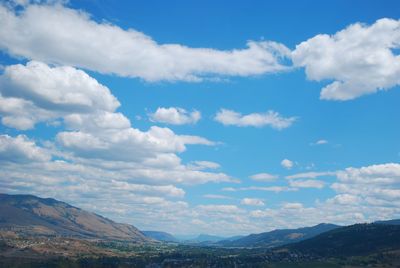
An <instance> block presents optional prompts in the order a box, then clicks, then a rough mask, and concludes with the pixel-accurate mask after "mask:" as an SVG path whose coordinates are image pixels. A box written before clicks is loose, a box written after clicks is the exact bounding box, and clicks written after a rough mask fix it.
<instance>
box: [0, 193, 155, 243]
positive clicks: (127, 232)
mask: <svg viewBox="0 0 400 268" xmlns="http://www.w3.org/2000/svg"><path fill="white" fill-rule="evenodd" d="M0 229H1V230H8V231H13V232H16V233H18V234H20V235H33V236H37V235H41V236H65V237H76V238H84V239H110V240H129V241H136V242H148V241H149V239H148V238H147V237H145V236H144V235H143V234H142V233H141V232H140V231H139V229H137V228H136V227H134V226H133V225H129V224H123V223H116V222H114V221H112V220H110V219H108V218H105V217H103V216H100V215H98V214H95V213H92V212H88V211H85V210H83V209H80V208H77V207H74V206H72V205H70V204H68V203H65V202H62V201H58V200H56V199H53V198H40V197H37V196H34V195H8V194H0Z"/></svg>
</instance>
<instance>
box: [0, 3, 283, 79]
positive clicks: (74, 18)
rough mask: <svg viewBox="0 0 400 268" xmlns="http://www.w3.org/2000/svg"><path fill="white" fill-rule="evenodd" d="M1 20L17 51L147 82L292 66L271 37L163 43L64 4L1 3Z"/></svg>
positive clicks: (6, 44) (1, 32)
mask: <svg viewBox="0 0 400 268" xmlns="http://www.w3.org/2000/svg"><path fill="white" fill-rule="evenodd" d="M0 24H1V25H2V26H3V27H1V29H0V48H1V49H3V50H5V51H7V52H8V53H10V54H12V55H15V56H20V57H25V58H28V59H36V60H41V61H44V62H47V63H58V64H61V65H71V66H76V67H80V68H85V69H89V70H93V71H97V72H100V73H109V74H117V75H119V76H125V77H140V78H143V79H145V80H147V81H158V80H186V81H198V80H199V79H201V78H202V77H204V76H210V75H211V76H219V75H224V76H250V75H261V74H265V73H271V72H279V71H283V70H286V69H287V67H286V66H285V65H284V64H283V63H282V61H283V60H282V58H285V57H288V56H290V50H289V49H288V48H286V47H285V46H284V45H282V44H279V43H276V42H269V41H262V42H256V41H249V42H248V43H247V47H246V48H243V49H233V50H226V51H224V50H217V49H211V48H190V47H187V46H184V45H180V44H158V43H157V42H156V41H154V40H153V39H152V38H151V37H149V36H147V35H145V34H144V33H141V32H139V31H137V30H135V29H127V30H125V29H122V28H120V27H118V26H116V25H113V24H111V23H106V22H103V23H98V22H96V21H95V20H93V19H91V17H90V15H89V14H87V13H84V12H83V11H77V10H73V9H70V8H67V7H65V6H62V5H60V4H52V5H46V4H42V5H38V4H32V5H27V6H26V7H25V8H24V9H23V10H22V11H20V12H17V11H15V10H13V9H10V8H7V7H6V6H5V5H0ZM48 25H51V26H52V27H51V29H52V30H51V31H49V28H48ZM65 33H68V34H65Z"/></svg>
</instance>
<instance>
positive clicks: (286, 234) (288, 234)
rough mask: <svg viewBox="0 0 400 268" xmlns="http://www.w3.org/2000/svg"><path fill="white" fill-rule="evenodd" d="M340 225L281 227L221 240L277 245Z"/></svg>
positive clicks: (245, 244)
mask: <svg viewBox="0 0 400 268" xmlns="http://www.w3.org/2000/svg"><path fill="white" fill-rule="evenodd" d="M338 227H339V226H338V225H334V224H326V223H321V224H318V225H315V226H312V227H304V228H298V229H280V230H274V231H271V232H265V233H260V234H251V235H248V236H245V237H242V238H240V239H237V240H233V241H227V240H224V241H220V242H218V243H217V244H218V245H219V246H223V247H276V246H280V245H284V244H288V243H294V242H297V241H301V240H304V239H308V238H311V237H313V236H316V235H318V234H321V233H323V232H327V231H330V230H333V229H336V228H338Z"/></svg>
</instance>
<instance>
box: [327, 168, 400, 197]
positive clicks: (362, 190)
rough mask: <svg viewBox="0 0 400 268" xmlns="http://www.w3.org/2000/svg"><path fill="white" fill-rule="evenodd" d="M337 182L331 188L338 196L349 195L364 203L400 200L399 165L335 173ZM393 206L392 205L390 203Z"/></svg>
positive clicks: (348, 169)
mask: <svg viewBox="0 0 400 268" xmlns="http://www.w3.org/2000/svg"><path fill="white" fill-rule="evenodd" d="M337 178H338V182H336V183H334V184H332V186H331V188H332V189H334V190H335V191H336V192H338V193H340V194H350V195H355V196H358V197H360V198H363V199H364V200H365V201H370V202H372V203H376V202H378V203H379V202H381V203H385V202H393V201H395V200H396V201H397V200H399V198H400V189H399V187H398V186H399V183H400V164H397V163H387V164H380V165H371V166H366V167H361V168H353V167H350V168H347V169H345V170H342V171H338V172H337ZM392 204H393V203H392Z"/></svg>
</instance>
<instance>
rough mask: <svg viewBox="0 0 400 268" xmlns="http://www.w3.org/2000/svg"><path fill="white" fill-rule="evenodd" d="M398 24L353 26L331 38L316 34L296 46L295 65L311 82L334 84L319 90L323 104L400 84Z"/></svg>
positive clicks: (389, 21)
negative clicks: (326, 101)
mask: <svg viewBox="0 0 400 268" xmlns="http://www.w3.org/2000/svg"><path fill="white" fill-rule="evenodd" d="M399 48H400V21H399V20H393V19H387V18H384V19H380V20H377V21H376V22H375V23H374V24H372V25H365V24H361V23H356V24H352V25H350V26H348V27H347V28H345V29H344V30H341V31H339V32H337V33H336V34H334V35H327V34H319V35H317V36H315V37H313V38H310V39H308V40H307V41H304V42H302V43H300V44H299V45H297V46H296V49H295V50H294V51H293V52H292V60H293V63H294V65H296V66H302V67H305V69H306V75H307V78H308V79H311V80H316V81H320V80H334V81H333V82H332V83H331V84H329V85H327V86H325V87H324V88H323V89H322V90H321V95H320V98H321V99H324V100H340V101H346V100H351V99H355V98H357V97H360V96H362V95H366V94H372V93H375V92H377V91H379V90H388V89H390V88H392V87H394V86H396V85H399V84H400V58H399V56H398V54H397V53H396V52H394V50H395V49H399Z"/></svg>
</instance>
